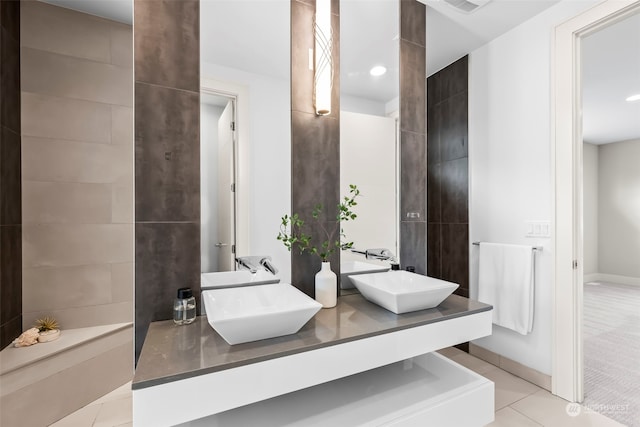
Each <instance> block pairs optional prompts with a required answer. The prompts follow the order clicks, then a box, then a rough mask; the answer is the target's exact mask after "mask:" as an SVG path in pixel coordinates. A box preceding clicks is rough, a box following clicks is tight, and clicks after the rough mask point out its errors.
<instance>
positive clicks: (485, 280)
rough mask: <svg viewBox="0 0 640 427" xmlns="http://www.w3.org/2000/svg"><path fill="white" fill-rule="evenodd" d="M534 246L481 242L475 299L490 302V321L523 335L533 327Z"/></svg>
mask: <svg viewBox="0 0 640 427" xmlns="http://www.w3.org/2000/svg"><path fill="white" fill-rule="evenodd" d="M533 257H534V254H533V247H532V246H521V245H503V244H497V243H480V267H479V269H480V271H479V274H478V276H479V280H478V300H480V301H481V302H484V303H487V304H491V305H493V323H495V324H496V325H500V326H503V327H505V328H509V329H512V330H514V331H516V332H518V333H520V334H522V335H526V334H528V333H530V332H531V331H532V330H533V299H534V298H533V289H534V273H533Z"/></svg>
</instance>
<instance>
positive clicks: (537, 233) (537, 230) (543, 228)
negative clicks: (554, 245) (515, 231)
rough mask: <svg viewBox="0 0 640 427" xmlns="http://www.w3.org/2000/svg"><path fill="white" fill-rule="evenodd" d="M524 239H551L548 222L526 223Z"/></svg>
mask: <svg viewBox="0 0 640 427" xmlns="http://www.w3.org/2000/svg"><path fill="white" fill-rule="evenodd" d="M525 237H551V223H550V222H549V221H526V222H525Z"/></svg>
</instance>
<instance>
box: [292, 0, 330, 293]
mask: <svg viewBox="0 0 640 427" xmlns="http://www.w3.org/2000/svg"><path fill="white" fill-rule="evenodd" d="M314 4H315V3H314V2H305V1H297V0H296V1H292V2H291V43H292V44H291V209H292V213H298V214H300V216H301V217H302V218H303V219H304V220H305V223H306V224H308V226H309V228H308V230H307V234H309V235H311V237H312V242H316V244H320V242H322V241H323V240H325V239H326V238H327V237H326V236H325V235H324V233H323V232H322V227H321V226H320V225H319V224H318V223H316V222H315V221H313V219H312V217H311V211H312V210H313V208H314V206H315V205H317V204H322V206H323V208H324V212H325V216H324V218H322V219H323V220H324V221H325V222H324V226H325V228H327V227H328V228H332V227H334V226H335V222H331V220H333V219H334V218H335V217H336V214H337V210H336V206H337V205H338V203H339V201H340V188H339V186H340V96H339V93H340V77H339V76H340V61H339V57H340V52H339V46H340V43H339V41H340V31H339V2H337V1H333V2H332V13H333V15H332V26H333V53H332V56H333V66H334V80H333V88H332V96H331V102H332V105H331V109H332V112H331V114H330V115H328V116H322V117H318V116H316V115H315V110H314V106H313V71H311V70H309V69H308V68H309V49H313V47H314V41H313V40H314V39H313V16H314ZM329 261H330V262H331V268H332V270H333V271H334V272H335V273H336V274H339V273H340V253H339V251H337V252H335V253H334V254H333V255H332V256H331V257H330V259H329ZM319 270H320V259H319V258H318V257H317V256H315V255H310V254H308V253H305V254H300V253H299V252H297V251H293V252H292V253H291V281H292V283H293V285H294V286H296V287H298V288H299V289H300V290H302V291H303V292H305V293H306V294H308V295H310V296H312V297H313V296H314V295H315V286H314V276H315V273H316V272H318V271H319ZM337 292H338V290H337V288H336V293H337Z"/></svg>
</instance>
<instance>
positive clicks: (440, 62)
mask: <svg viewBox="0 0 640 427" xmlns="http://www.w3.org/2000/svg"><path fill="white" fill-rule="evenodd" d="M419 1H420V2H421V3H424V4H426V5H427V41H426V49H427V76H430V75H431V74H433V73H435V72H437V71H439V70H441V69H442V68H444V67H446V66H447V65H449V64H451V63H452V62H454V61H455V60H457V59H459V58H461V57H463V56H464V55H466V54H468V53H470V52H472V51H474V50H475V49H477V48H479V47H480V46H483V45H485V44H486V43H488V42H489V41H491V40H493V39H495V38H496V37H498V36H500V35H501V34H504V33H506V32H507V31H509V30H510V29H512V28H515V27H517V26H518V25H520V24H521V23H523V22H525V21H527V20H528V19H530V18H532V17H533V16H535V15H537V14H538V13H540V12H542V11H543V10H545V9H547V8H549V7H551V6H553V5H554V4H556V3H558V2H559V1H560V0H492V1H491V2H489V3H488V4H486V5H484V6H482V7H480V8H478V9H476V10H475V11H473V12H472V13H463V12H460V11H459V10H457V9H455V8H454V7H453V6H451V5H449V4H448V3H446V2H444V1H442V0H419Z"/></svg>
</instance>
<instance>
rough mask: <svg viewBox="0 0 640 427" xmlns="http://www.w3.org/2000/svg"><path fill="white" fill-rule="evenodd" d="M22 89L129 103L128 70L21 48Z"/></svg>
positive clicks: (54, 94) (130, 91)
mask: <svg viewBox="0 0 640 427" xmlns="http://www.w3.org/2000/svg"><path fill="white" fill-rule="evenodd" d="M21 60H22V90H23V91H24V92H31V93H39V94H45V95H51V96H58V97H64V98H73V99H82V100H85V101H94V102H102V103H105V104H114V105H126V106H132V105H133V85H132V84H131V78H132V76H131V69H130V68H125V67H119V66H115V65H109V64H102V63H99V62H94V61H89V60H86V59H80V58H74V57H71V56H66V55H59V54H57V53H50V52H45V51H42V50H36V49H29V48H22V59H21Z"/></svg>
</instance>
